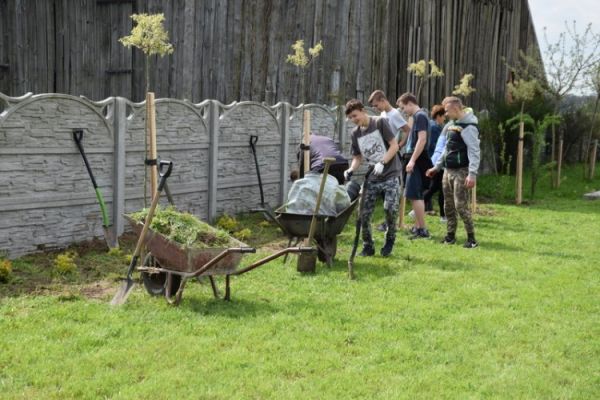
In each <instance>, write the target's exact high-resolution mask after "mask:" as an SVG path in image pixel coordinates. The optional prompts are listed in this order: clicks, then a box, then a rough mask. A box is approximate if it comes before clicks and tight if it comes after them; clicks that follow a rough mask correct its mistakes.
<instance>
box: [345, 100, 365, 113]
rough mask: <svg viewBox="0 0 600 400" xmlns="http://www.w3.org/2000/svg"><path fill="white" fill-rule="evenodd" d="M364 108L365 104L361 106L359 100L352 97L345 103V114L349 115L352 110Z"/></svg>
mask: <svg viewBox="0 0 600 400" xmlns="http://www.w3.org/2000/svg"><path fill="white" fill-rule="evenodd" d="M364 109H365V106H363V103H361V102H360V100H357V99H352V100H350V101H349V102H347V103H346V115H349V114H350V113H351V112H352V111H354V110H358V111H362V110H364Z"/></svg>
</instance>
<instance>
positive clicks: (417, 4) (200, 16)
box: [0, 0, 538, 107]
mask: <svg viewBox="0 0 600 400" xmlns="http://www.w3.org/2000/svg"><path fill="white" fill-rule="evenodd" d="M136 12H138V13H139V12H151V13H154V12H163V13H164V14H165V17H166V29H167V30H168V32H169V35H170V38H171V42H172V43H173V45H174V46H175V52H174V54H172V55H170V56H167V57H164V58H162V59H157V60H156V61H155V62H154V64H153V68H152V74H151V88H152V90H153V91H155V92H156V93H157V96H158V97H172V98H187V99H189V100H192V101H194V102H199V101H201V100H203V99H208V98H210V99H217V100H219V101H222V102H231V101H239V100H255V101H266V102H268V103H270V104H274V103H275V102H277V101H289V102H291V103H295V104H297V103H300V102H313V103H325V104H332V103H336V102H342V101H344V100H346V99H348V98H351V97H358V98H360V99H364V98H365V97H368V95H369V93H370V92H371V91H372V90H374V89H378V88H381V89H383V90H384V91H386V93H388V95H389V97H390V98H392V99H395V98H396V97H397V96H398V95H399V94H401V93H403V92H404V91H407V90H413V89H414V80H413V79H412V77H411V76H410V74H409V73H408V72H407V71H406V67H407V65H408V64H409V63H410V62H414V61H417V60H419V59H421V58H425V59H430V58H432V59H434V60H435V61H436V62H437V63H438V64H439V65H441V66H442V68H443V69H444V70H445V71H446V76H445V77H444V78H443V79H441V80H439V81H436V82H433V83H432V84H430V85H428V86H426V88H425V90H424V92H423V94H422V103H423V104H424V105H430V104H431V103H432V102H435V101H439V100H440V99H441V98H442V97H443V96H445V95H446V94H448V93H449V92H450V91H451V90H452V88H453V87H454V85H456V84H457V83H458V80H459V78H460V77H461V76H462V74H464V73H473V74H474V75H475V80H474V81H473V86H474V87H476V88H477V92H476V93H475V94H474V95H473V97H472V98H471V99H470V103H471V104H472V105H473V106H475V107H483V106H484V105H485V104H484V100H485V99H486V98H487V96H489V95H492V96H495V97H498V96H503V94H504V87H505V82H506V80H507V70H506V66H505V60H506V61H508V62H510V61H511V60H514V59H515V57H516V56H517V53H518V50H519V49H523V50H525V49H527V48H528V47H529V46H533V48H534V51H538V50H536V49H537V40H536V37H535V31H534V28H533V24H532V19H531V15H530V14H529V7H528V3H527V0H280V1H276V0H246V1H244V0H148V1H143V0H0V91H1V92H3V93H6V94H8V95H12V96H18V95H21V94H23V93H25V92H28V91H31V92H34V93H44V92H58V93H68V94H73V95H84V96H86V97H89V98H91V99H94V100H100V99H103V98H106V97H108V96H123V97H126V98H129V99H131V100H134V101H141V100H143V98H144V90H145V78H144V57H143V55H142V54H141V53H140V52H139V51H138V50H131V49H125V48H123V46H121V45H120V44H119V43H118V41H117V39H118V38H119V37H122V36H124V35H127V34H129V32H130V30H131V27H132V22H131V20H130V19H129V15H131V14H132V13H136ZM297 39H304V40H305V42H306V43H307V44H310V45H314V44H315V43H316V42H318V41H319V40H322V41H323V46H324V51H323V53H322V55H321V56H320V57H319V58H318V59H316V61H315V62H314V63H313V64H311V65H310V66H309V67H308V68H307V69H306V71H304V72H301V71H299V70H298V69H297V68H296V67H294V66H292V65H290V64H288V63H286V62H285V58H286V55H287V54H289V53H290V52H291V49H290V46H291V44H292V43H293V42H294V41H295V40H297ZM303 82H304V84H303Z"/></svg>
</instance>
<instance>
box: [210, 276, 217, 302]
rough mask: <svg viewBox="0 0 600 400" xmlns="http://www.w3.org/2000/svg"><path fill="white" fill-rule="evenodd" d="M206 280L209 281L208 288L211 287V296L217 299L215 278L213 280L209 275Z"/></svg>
mask: <svg viewBox="0 0 600 400" xmlns="http://www.w3.org/2000/svg"><path fill="white" fill-rule="evenodd" d="M208 280H209V281H210V286H211V287H212V291H213V296H215V298H216V299H218V298H219V289H217V284H216V283H215V278H213V276H212V275H209V276H208Z"/></svg>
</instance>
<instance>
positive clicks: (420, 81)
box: [407, 60, 444, 99]
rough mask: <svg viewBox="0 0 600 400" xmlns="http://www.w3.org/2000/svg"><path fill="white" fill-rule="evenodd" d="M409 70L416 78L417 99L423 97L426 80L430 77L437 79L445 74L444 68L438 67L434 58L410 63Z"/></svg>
mask: <svg viewBox="0 0 600 400" xmlns="http://www.w3.org/2000/svg"><path fill="white" fill-rule="evenodd" d="M407 71H408V72H410V73H412V74H413V75H414V76H415V78H416V88H415V95H416V97H417V99H420V98H421V97H420V96H421V91H422V90H423V86H424V85H425V82H427V81H429V80H430V79H437V78H441V77H443V76H444V70H442V69H441V68H440V67H438V66H437V65H436V63H435V61H434V60H429V62H427V61H425V60H419V61H417V62H416V63H410V64H409V65H408V68H407Z"/></svg>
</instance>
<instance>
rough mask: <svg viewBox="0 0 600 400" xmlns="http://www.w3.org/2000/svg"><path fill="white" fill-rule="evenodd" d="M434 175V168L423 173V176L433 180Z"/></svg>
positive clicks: (435, 172)
mask: <svg viewBox="0 0 600 400" xmlns="http://www.w3.org/2000/svg"><path fill="white" fill-rule="evenodd" d="M435 174H437V171H436V170H435V168H429V169H428V170H427V171H425V176H426V177H428V178H433V176H434V175H435Z"/></svg>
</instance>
